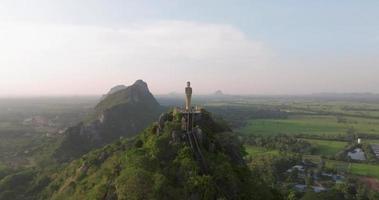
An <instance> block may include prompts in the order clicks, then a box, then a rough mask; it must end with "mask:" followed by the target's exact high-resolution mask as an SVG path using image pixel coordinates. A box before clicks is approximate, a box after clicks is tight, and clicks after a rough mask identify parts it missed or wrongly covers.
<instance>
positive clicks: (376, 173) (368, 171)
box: [303, 155, 379, 179]
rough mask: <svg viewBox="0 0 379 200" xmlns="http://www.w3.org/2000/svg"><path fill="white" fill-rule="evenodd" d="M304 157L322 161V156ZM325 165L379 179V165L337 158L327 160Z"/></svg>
mask: <svg viewBox="0 0 379 200" xmlns="http://www.w3.org/2000/svg"><path fill="white" fill-rule="evenodd" d="M303 158H304V159H308V160H312V161H313V162H315V163H319V162H320V156H316V155H304V156H303ZM325 167H327V168H334V169H337V170H338V171H343V172H348V173H351V174H354V175H358V176H369V177H374V178H378V179H379V165H374V164H365V163H348V162H343V161H336V160H327V159H326V160H325Z"/></svg>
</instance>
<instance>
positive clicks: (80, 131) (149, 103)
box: [54, 80, 163, 161]
mask: <svg viewBox="0 0 379 200" xmlns="http://www.w3.org/2000/svg"><path fill="white" fill-rule="evenodd" d="M120 88H121V87H118V90H117V91H115V90H113V91H112V90H111V92H110V93H108V95H106V97H105V98H104V99H102V100H101V101H100V102H99V103H98V104H97V105H96V107H95V110H94V112H93V113H91V114H90V116H89V117H88V119H86V120H85V121H83V122H82V123H80V124H78V125H76V126H74V127H71V128H69V129H68V130H67V131H66V132H65V137H64V139H63V141H62V143H61V144H60V146H59V147H58V148H57V150H56V152H55V153H54V157H55V158H56V159H57V160H58V161H70V160H72V159H75V158H78V157H80V156H81V155H83V154H85V153H87V152H88V151H90V150H91V149H94V148H99V147H102V146H104V145H106V144H109V143H111V142H113V141H115V140H118V139H120V137H133V136H135V135H136V134H137V133H138V132H140V131H142V130H143V129H144V128H145V127H146V126H148V125H149V124H150V123H151V122H153V121H154V120H155V119H156V118H157V117H158V116H159V114H160V113H161V112H162V110H163V109H162V107H161V106H160V105H159V103H158V102H157V101H156V99H155V98H154V96H153V95H152V94H151V92H150V91H149V88H148V86H147V84H146V83H145V82H144V81H142V80H137V81H136V82H135V83H134V84H133V85H131V86H129V87H125V88H124V89H120Z"/></svg>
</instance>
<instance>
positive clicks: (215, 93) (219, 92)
mask: <svg viewBox="0 0 379 200" xmlns="http://www.w3.org/2000/svg"><path fill="white" fill-rule="evenodd" d="M213 95H215V96H223V95H224V93H223V92H222V91H221V90H217V91H216V92H214V93H213Z"/></svg>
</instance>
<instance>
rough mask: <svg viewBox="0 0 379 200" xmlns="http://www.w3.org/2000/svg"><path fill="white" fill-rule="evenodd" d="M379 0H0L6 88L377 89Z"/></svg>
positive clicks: (3, 92)
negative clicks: (139, 82) (139, 81)
mask: <svg viewBox="0 0 379 200" xmlns="http://www.w3.org/2000/svg"><path fill="white" fill-rule="evenodd" d="M378 11H379V1H377V0H362V1H357V0H319V1H314V0H303V1H298V0H281V1H277V0H265V1H255V0H246V1H244V0H233V1H224V0H207V1H201V0H191V1H190V0H188V1H184V0H181V1H179V0H178V1H174V0H154V1H147V0H138V1H126V0H33V1H30V0H1V1H0V96H41V95H42V96H47V95H99V94H104V93H106V92H107V91H108V90H109V89H110V88H111V87H112V86H115V85H118V84H125V85H130V84H132V83H133V82H134V81H135V80H137V79H143V80H145V81H146V82H147V83H148V85H149V88H150V90H151V91H152V92H153V93H154V94H165V93H170V92H182V90H183V88H184V86H185V83H186V81H187V80H189V81H191V82H192V86H193V88H194V92H196V93H198V94H207V93H212V92H214V91H216V90H219V89H220V90H222V91H223V92H224V93H227V94H310V93H320V92H339V93H350V92H373V93H379V87H378V85H379V76H378V75H379V22H378V19H379V12H378Z"/></svg>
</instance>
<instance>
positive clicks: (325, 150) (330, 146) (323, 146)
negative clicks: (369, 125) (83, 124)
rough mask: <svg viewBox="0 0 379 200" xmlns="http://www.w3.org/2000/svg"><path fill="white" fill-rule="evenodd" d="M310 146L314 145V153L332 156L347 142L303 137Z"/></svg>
mask: <svg viewBox="0 0 379 200" xmlns="http://www.w3.org/2000/svg"><path fill="white" fill-rule="evenodd" d="M305 140H306V141H308V142H309V143H311V144H312V146H314V147H315V152H314V154H317V155H325V156H333V155H335V154H336V153H338V152H340V151H342V150H343V149H344V148H345V147H346V146H347V145H348V143H347V142H341V141H331V140H314V139H305Z"/></svg>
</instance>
